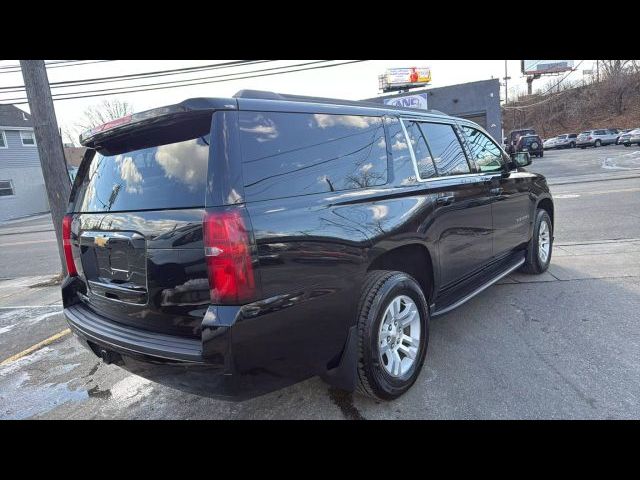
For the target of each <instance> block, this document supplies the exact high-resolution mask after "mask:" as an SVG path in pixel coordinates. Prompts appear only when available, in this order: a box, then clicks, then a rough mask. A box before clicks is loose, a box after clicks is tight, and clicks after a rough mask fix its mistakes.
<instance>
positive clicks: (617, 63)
mask: <svg viewBox="0 0 640 480" xmlns="http://www.w3.org/2000/svg"><path fill="white" fill-rule="evenodd" d="M632 62H633V60H600V63H601V65H602V73H603V75H604V78H615V77H618V76H620V75H623V74H624V73H626V72H627V71H628V69H629V67H632V66H633V63H632Z"/></svg>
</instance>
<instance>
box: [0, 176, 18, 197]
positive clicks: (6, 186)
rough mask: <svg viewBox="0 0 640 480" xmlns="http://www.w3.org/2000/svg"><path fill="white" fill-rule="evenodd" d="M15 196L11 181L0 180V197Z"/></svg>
mask: <svg viewBox="0 0 640 480" xmlns="http://www.w3.org/2000/svg"><path fill="white" fill-rule="evenodd" d="M11 195H15V192H14V191H13V184H12V183H11V180H0V197H10V196H11Z"/></svg>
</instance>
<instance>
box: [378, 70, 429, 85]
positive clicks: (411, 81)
mask: <svg viewBox="0 0 640 480" xmlns="http://www.w3.org/2000/svg"><path fill="white" fill-rule="evenodd" d="M385 77H386V83H387V85H388V86H390V87H394V86H397V85H415V84H425V83H429V82H430V81H431V68H429V67H410V68H388V69H387V72H386V73H385Z"/></svg>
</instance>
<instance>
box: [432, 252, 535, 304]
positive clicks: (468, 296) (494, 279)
mask: <svg viewBox="0 0 640 480" xmlns="http://www.w3.org/2000/svg"><path fill="white" fill-rule="evenodd" d="M523 263H524V258H521V259H520V260H518V262H517V263H516V264H515V265H513V266H511V267H509V268H507V269H506V270H505V271H504V272H502V273H501V274H500V275H498V276H497V277H494V278H492V279H491V280H489V281H488V282H487V283H485V284H484V285H481V286H480V287H478V288H476V289H475V290H474V291H473V292H471V293H470V294H468V295H466V296H465V297H463V298H461V299H460V300H458V301H457V302H455V303H453V304H451V305H449V306H447V307H444V308H443V309H442V310H437V311H436V312H434V313H433V314H431V316H432V317H437V316H438V315H443V314H445V313H448V312H450V311H451V310H453V309H454V308H458V307H459V306H460V305H462V304H463V303H465V302H467V301H468V300H471V299H472V298H473V297H475V296H476V295H478V294H479V293H480V292H482V291H484V290H486V289H487V288H489V287H490V286H491V285H493V284H494V283H496V282H497V281H499V280H502V279H503V278H504V277H506V276H507V275H509V274H510V273H511V272H513V271H514V270H516V269H517V268H520V266H521V265H522V264H523Z"/></svg>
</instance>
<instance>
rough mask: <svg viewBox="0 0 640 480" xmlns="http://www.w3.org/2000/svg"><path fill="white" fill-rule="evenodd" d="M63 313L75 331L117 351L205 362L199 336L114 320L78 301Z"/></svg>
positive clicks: (161, 358) (183, 360)
mask: <svg viewBox="0 0 640 480" xmlns="http://www.w3.org/2000/svg"><path fill="white" fill-rule="evenodd" d="M64 315H65V317H66V319H67V322H69V325H70V326H71V328H72V329H73V331H74V332H75V333H76V334H78V335H79V336H81V337H83V338H84V339H85V340H87V341H90V342H93V343H96V344H98V345H100V346H102V347H105V348H107V349H110V350H114V351H116V352H118V353H121V354H124V355H135V356H142V357H151V358H155V359H157V360H160V361H164V362H183V363H204V360H203V357H202V343H201V342H200V341H199V340H196V339H189V338H182V337H176V336H172V335H165V334H160V333H154V332H148V331H146V330H141V329H138V328H132V327H128V326H125V325H121V324H117V323H114V322H111V321H109V320H107V319H105V318H103V317H101V316H100V315H98V314H96V313H94V312H92V311H91V310H90V309H88V308H87V307H85V306H84V305H83V304H81V303H78V304H75V305H71V306H70V307H68V308H65V309H64Z"/></svg>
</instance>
